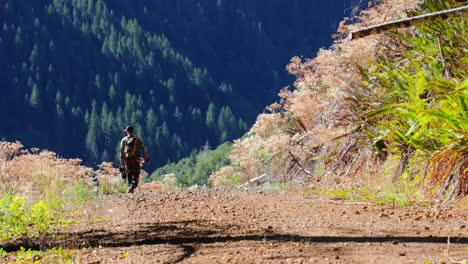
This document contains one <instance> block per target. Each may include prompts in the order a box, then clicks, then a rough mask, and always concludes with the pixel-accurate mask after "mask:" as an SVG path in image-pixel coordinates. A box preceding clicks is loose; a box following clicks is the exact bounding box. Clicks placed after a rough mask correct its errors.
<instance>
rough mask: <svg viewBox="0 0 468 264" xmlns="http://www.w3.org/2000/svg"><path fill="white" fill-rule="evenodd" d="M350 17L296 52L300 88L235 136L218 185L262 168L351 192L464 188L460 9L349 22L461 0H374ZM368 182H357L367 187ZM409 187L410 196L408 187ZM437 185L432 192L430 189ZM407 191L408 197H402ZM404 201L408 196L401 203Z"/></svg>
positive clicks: (466, 96)
mask: <svg viewBox="0 0 468 264" xmlns="http://www.w3.org/2000/svg"><path fill="white" fill-rule="evenodd" d="M369 4H370V5H371V8H370V9H369V10H366V11H363V12H362V13H361V15H360V16H356V17H353V18H352V19H346V20H345V21H343V23H342V24H341V27H340V30H339V32H338V34H337V37H338V39H337V40H336V41H335V44H334V45H333V46H332V47H331V48H330V49H328V50H322V51H320V52H319V54H318V56H317V57H316V58H315V59H313V60H305V61H304V60H302V59H301V58H298V57H295V58H293V59H292V60H291V64H290V65H289V66H288V70H289V71H290V72H291V73H292V74H294V75H295V76H296V77H297V80H296V82H295V89H294V90H292V91H289V90H286V89H284V90H282V91H281V93H280V98H281V99H280V101H279V102H278V103H275V104H273V105H271V106H270V107H269V109H270V110H271V113H268V114H262V115H260V116H259V117H258V118H257V121H256V123H255V125H254V126H253V128H252V129H251V131H250V132H249V133H248V135H247V136H246V137H244V138H242V139H240V140H237V141H236V142H235V144H234V149H233V151H232V153H231V155H230V160H231V165H230V166H227V167H224V168H222V169H220V170H219V171H218V172H217V173H215V174H214V175H212V176H211V181H212V184H213V185H214V186H226V185H228V186H229V185H235V182H239V179H240V182H241V183H244V182H247V181H249V180H251V179H257V177H258V176H261V177H260V178H258V179H259V180H261V181H260V183H261V182H262V181H263V182H264V181H267V182H278V181H279V182H282V183H285V182H291V181H293V182H300V183H304V184H311V185H312V186H313V187H314V188H318V189H320V188H321V187H322V188H324V189H325V190H328V191H329V190H330V189H334V188H337V189H342V188H345V189H346V190H347V191H349V192H354V191H356V190H358V189H359V188H361V189H360V190H361V191H363V192H364V194H363V193H358V194H355V195H357V196H359V195H361V196H362V195H363V196H372V197H374V198H375V196H380V195H385V193H386V192H387V191H389V190H393V191H395V192H396V194H395V197H394V201H398V200H400V199H401V198H402V197H405V199H406V202H408V203H411V200H414V201H416V200H420V199H422V197H424V196H425V195H428V196H432V195H435V197H438V199H443V200H444V201H446V200H450V199H451V198H454V197H459V196H463V195H466V194H467V193H468V170H467V168H468V156H467V153H468V152H467V146H468V144H467V131H468V127H467V124H468V115H467V113H468V109H467V107H466V106H467V103H468V83H467V76H468V72H467V54H466V50H467V48H468V46H467V45H468V44H467V41H466V39H467V36H468V33H467V28H468V27H467V26H468V25H467V23H468V21H467V20H466V16H463V15H461V16H455V17H453V18H451V19H448V20H446V21H436V22H434V23H428V24H425V25H419V26H416V27H411V28H408V29H401V30H397V31H393V32H387V33H384V34H379V35H374V36H369V37H366V38H363V39H358V40H355V41H351V40H350V38H348V34H349V32H350V31H351V30H354V29H358V28H362V27H366V26H370V25H375V24H380V23H382V19H384V21H391V20H397V19H400V18H404V17H408V16H414V15H417V14H423V13H430V12H435V11H438V10H446V9H450V8H454V7H458V6H463V5H465V4H464V3H460V2H459V1H452V0H446V1H433V0H425V1H406V0H394V1H379V4H378V5H373V2H370V3H369ZM363 189H364V190H363ZM408 197H410V198H408ZM432 197H433V196H432ZM405 199H403V200H405ZM406 202H403V204H405V203H406Z"/></svg>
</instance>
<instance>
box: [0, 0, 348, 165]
mask: <svg viewBox="0 0 468 264" xmlns="http://www.w3.org/2000/svg"><path fill="white" fill-rule="evenodd" d="M347 2H348V1H342V0H334V1H326V2H319V3H315V2H312V1H307V0H297V1H288V2H287V3H286V2H285V1H280V0H274V1H222V0H207V1H194V0H187V1H173V0H161V1H149V0H137V1H123V0H120V1H110V0H109V1H104V0H72V1H67V0H34V1H33V0H24V1H16V0H7V1H2V2H0V27H1V28H0V32H1V35H0V58H1V61H2V63H1V64H0V72H1V75H0V76H1V77H0V87H1V91H2V93H1V96H0V111H1V112H2V113H4V116H6V117H7V118H4V119H3V120H2V122H1V123H0V137H1V138H3V139H5V140H10V141H12V140H20V141H22V142H23V143H25V144H26V145H27V146H37V147H41V148H48V149H51V150H54V151H57V152H59V153H61V154H62V155H64V156H66V157H76V156H80V157H85V161H86V162H87V163H88V164H96V163H98V162H101V161H112V160H115V157H116V148H117V145H118V143H119V140H120V138H121V137H122V136H123V133H122V128H123V127H124V126H125V125H127V124H132V125H134V126H135V127H136V130H137V131H138V134H139V135H140V136H142V137H143V138H144V140H145V142H146V145H147V146H148V147H149V149H150V152H151V155H152V156H153V157H155V161H156V164H158V165H161V164H164V163H166V162H167V161H168V160H172V161H174V160H178V159H180V158H181V157H184V156H186V155H188V154H189V153H191V152H192V151H193V150H197V149H200V148H201V147H202V146H204V145H205V144H206V143H207V142H208V143H209V144H210V145H211V146H215V145H218V144H219V143H221V142H224V141H226V140H229V139H233V138H236V137H239V136H241V135H242V134H243V133H244V132H246V131H247V128H248V126H249V124H250V123H251V122H252V121H253V120H254V118H255V116H256V115H257V114H258V113H259V112H260V111H262V109H263V108H264V106H265V105H267V104H268V102H271V101H272V98H274V95H275V94H276V93H277V91H278V90H279V89H280V88H281V87H282V86H285V85H287V84H288V83H289V79H288V78H289V77H288V75H287V73H286V71H285V70H284V67H285V66H284V65H285V64H286V62H287V61H288V60H289V58H290V57H291V56H293V55H302V54H304V55H308V56H311V55H313V54H314V53H315V52H316V51H317V50H318V48H320V47H322V46H325V45H326V44H327V43H328V42H329V41H330V36H331V34H332V33H333V32H334V31H335V30H336V27H337V26H338V22H339V21H340V20H341V19H342V17H343V16H344V14H345V12H346V8H347V7H348V5H349V4H347Z"/></svg>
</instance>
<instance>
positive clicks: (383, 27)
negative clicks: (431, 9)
mask: <svg viewBox="0 0 468 264" xmlns="http://www.w3.org/2000/svg"><path fill="white" fill-rule="evenodd" d="M467 12H468V5H466V6H462V7H458V8H453V9H449V10H444V11H440V12H435V13H430V14H425V15H421V16H415V17H410V18H405V19H400V20H396V21H391V22H386V23H382V24H378V25H374V26H370V27H365V28H363V29H359V30H355V31H352V32H351V39H352V40H354V39H358V38H363V37H367V36H370V35H374V34H379V33H382V32H386V31H389V30H394V29H398V28H408V27H412V26H415V25H420V24H425V23H431V22H434V21H438V20H445V19H448V18H451V17H453V16H455V15H457V14H462V15H463V14H464V13H465V14H466V13H467Z"/></svg>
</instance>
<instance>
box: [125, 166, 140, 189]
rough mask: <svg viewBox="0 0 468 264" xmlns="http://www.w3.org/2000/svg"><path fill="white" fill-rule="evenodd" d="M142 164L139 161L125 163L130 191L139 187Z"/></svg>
mask: <svg viewBox="0 0 468 264" xmlns="http://www.w3.org/2000/svg"><path fill="white" fill-rule="evenodd" d="M140 170H141V167H140V162H139V161H138V160H126V161H125V172H126V174H127V175H126V176H127V184H128V187H129V188H130V189H129V190H132V191H133V190H135V189H136V187H138V181H139V179H140Z"/></svg>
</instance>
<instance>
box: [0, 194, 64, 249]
mask: <svg viewBox="0 0 468 264" xmlns="http://www.w3.org/2000/svg"><path fill="white" fill-rule="evenodd" d="M60 218H61V216H60V215H55V214H53V213H52V211H51V210H50V209H49V208H48V207H47V205H46V203H45V202H44V201H43V200H40V201H39V202H37V203H36V204H33V205H31V206H27V205H26V198H24V197H19V196H11V195H5V196H4V197H3V198H2V199H0V219H2V221H0V241H5V240H9V239H12V238H15V237H34V236H38V235H41V234H48V233H50V232H51V231H52V230H53V228H54V227H55V226H56V225H57V223H63V222H64V221H62V219H60Z"/></svg>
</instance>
